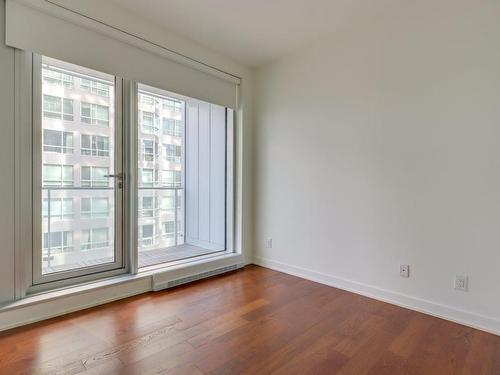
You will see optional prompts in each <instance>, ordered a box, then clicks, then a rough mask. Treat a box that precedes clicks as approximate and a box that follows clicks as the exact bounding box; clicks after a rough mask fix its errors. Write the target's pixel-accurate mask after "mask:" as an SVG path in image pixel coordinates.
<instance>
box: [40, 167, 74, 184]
mask: <svg viewBox="0 0 500 375" xmlns="http://www.w3.org/2000/svg"><path fill="white" fill-rule="evenodd" d="M42 182H43V186H55V187H57V186H58V187H63V186H73V166H72V165H54V164H44V165H43V167H42Z"/></svg>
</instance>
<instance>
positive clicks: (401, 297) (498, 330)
mask: <svg viewBox="0 0 500 375" xmlns="http://www.w3.org/2000/svg"><path fill="white" fill-rule="evenodd" d="M253 263H254V264H256V265H259V266H262V267H266V268H270V269H273V270H276V271H280V272H284V273H287V274H290V275H293V276H297V277H300V278H303V279H307V280H311V281H315V282H318V283H321V284H325V285H329V286H332V287H335V288H339V289H343V290H347V291H349V292H352V293H356V294H360V295H363V296H366V297H370V298H373V299H376V300H380V301H383V302H388V303H391V304H393V305H397V306H401V307H405V308H408V309H410V310H415V311H418V312H421V313H425V314H428V315H432V316H435V317H438V318H442V319H446V320H449V321H452V322H454V323H459V324H463V325H465V326H468V327H472V328H476V329H479V330H482V331H486V332H489V333H492V334H494V335H499V336H500V320H498V319H495V318H492V317H488V316H483V315H479V314H476V313H473V312H469V311H464V310H460V309H457V308H455V307H452V306H447V305H442V304H439V303H436V302H432V301H427V300H424V299H420V298H416V297H412V296H409V295H406V294H402V293H397V292H393V291H390V290H385V289H381V288H378V287H375V286H372V285H367V284H363V283H359V282H356V281H352V280H346V279H344V278H340V277H335V276H332V275H328V274H325V273H321V272H317V271H313V270H310V269H306V268H302V267H297V266H294V265H291V264H286V263H282V262H277V261H274V260H271V259H266V258H262V257H254V259H253Z"/></svg>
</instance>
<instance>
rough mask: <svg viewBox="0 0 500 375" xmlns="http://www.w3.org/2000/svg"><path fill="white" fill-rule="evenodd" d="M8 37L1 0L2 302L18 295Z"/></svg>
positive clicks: (11, 55)
mask: <svg viewBox="0 0 500 375" xmlns="http://www.w3.org/2000/svg"><path fill="white" fill-rule="evenodd" d="M4 40H5V2H4V1H0V41H2V42H1V43H0V129H1V134H2V136H1V137H0V175H1V176H2V178H1V179H0V241H1V245H0V303H2V302H5V301H9V300H11V299H13V298H14V199H15V197H14V49H12V48H10V47H6V46H5V44H4V43H3V41H4Z"/></svg>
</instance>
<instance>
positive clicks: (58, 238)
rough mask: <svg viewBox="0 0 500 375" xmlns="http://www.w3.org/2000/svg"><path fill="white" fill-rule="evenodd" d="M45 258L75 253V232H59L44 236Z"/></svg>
mask: <svg viewBox="0 0 500 375" xmlns="http://www.w3.org/2000/svg"><path fill="white" fill-rule="evenodd" d="M42 251H43V252H42V254H43V256H47V255H48V254H49V251H50V254H51V255H53V254H60V253H70V252H72V251H73V231H58V232H50V235H49V233H44V234H43V249H42Z"/></svg>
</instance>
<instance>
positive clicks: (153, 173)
mask: <svg viewBox="0 0 500 375" xmlns="http://www.w3.org/2000/svg"><path fill="white" fill-rule="evenodd" d="M157 183H158V170H156V169H153V168H142V170H141V186H142V187H153V186H154V185H155V184H157Z"/></svg>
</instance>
